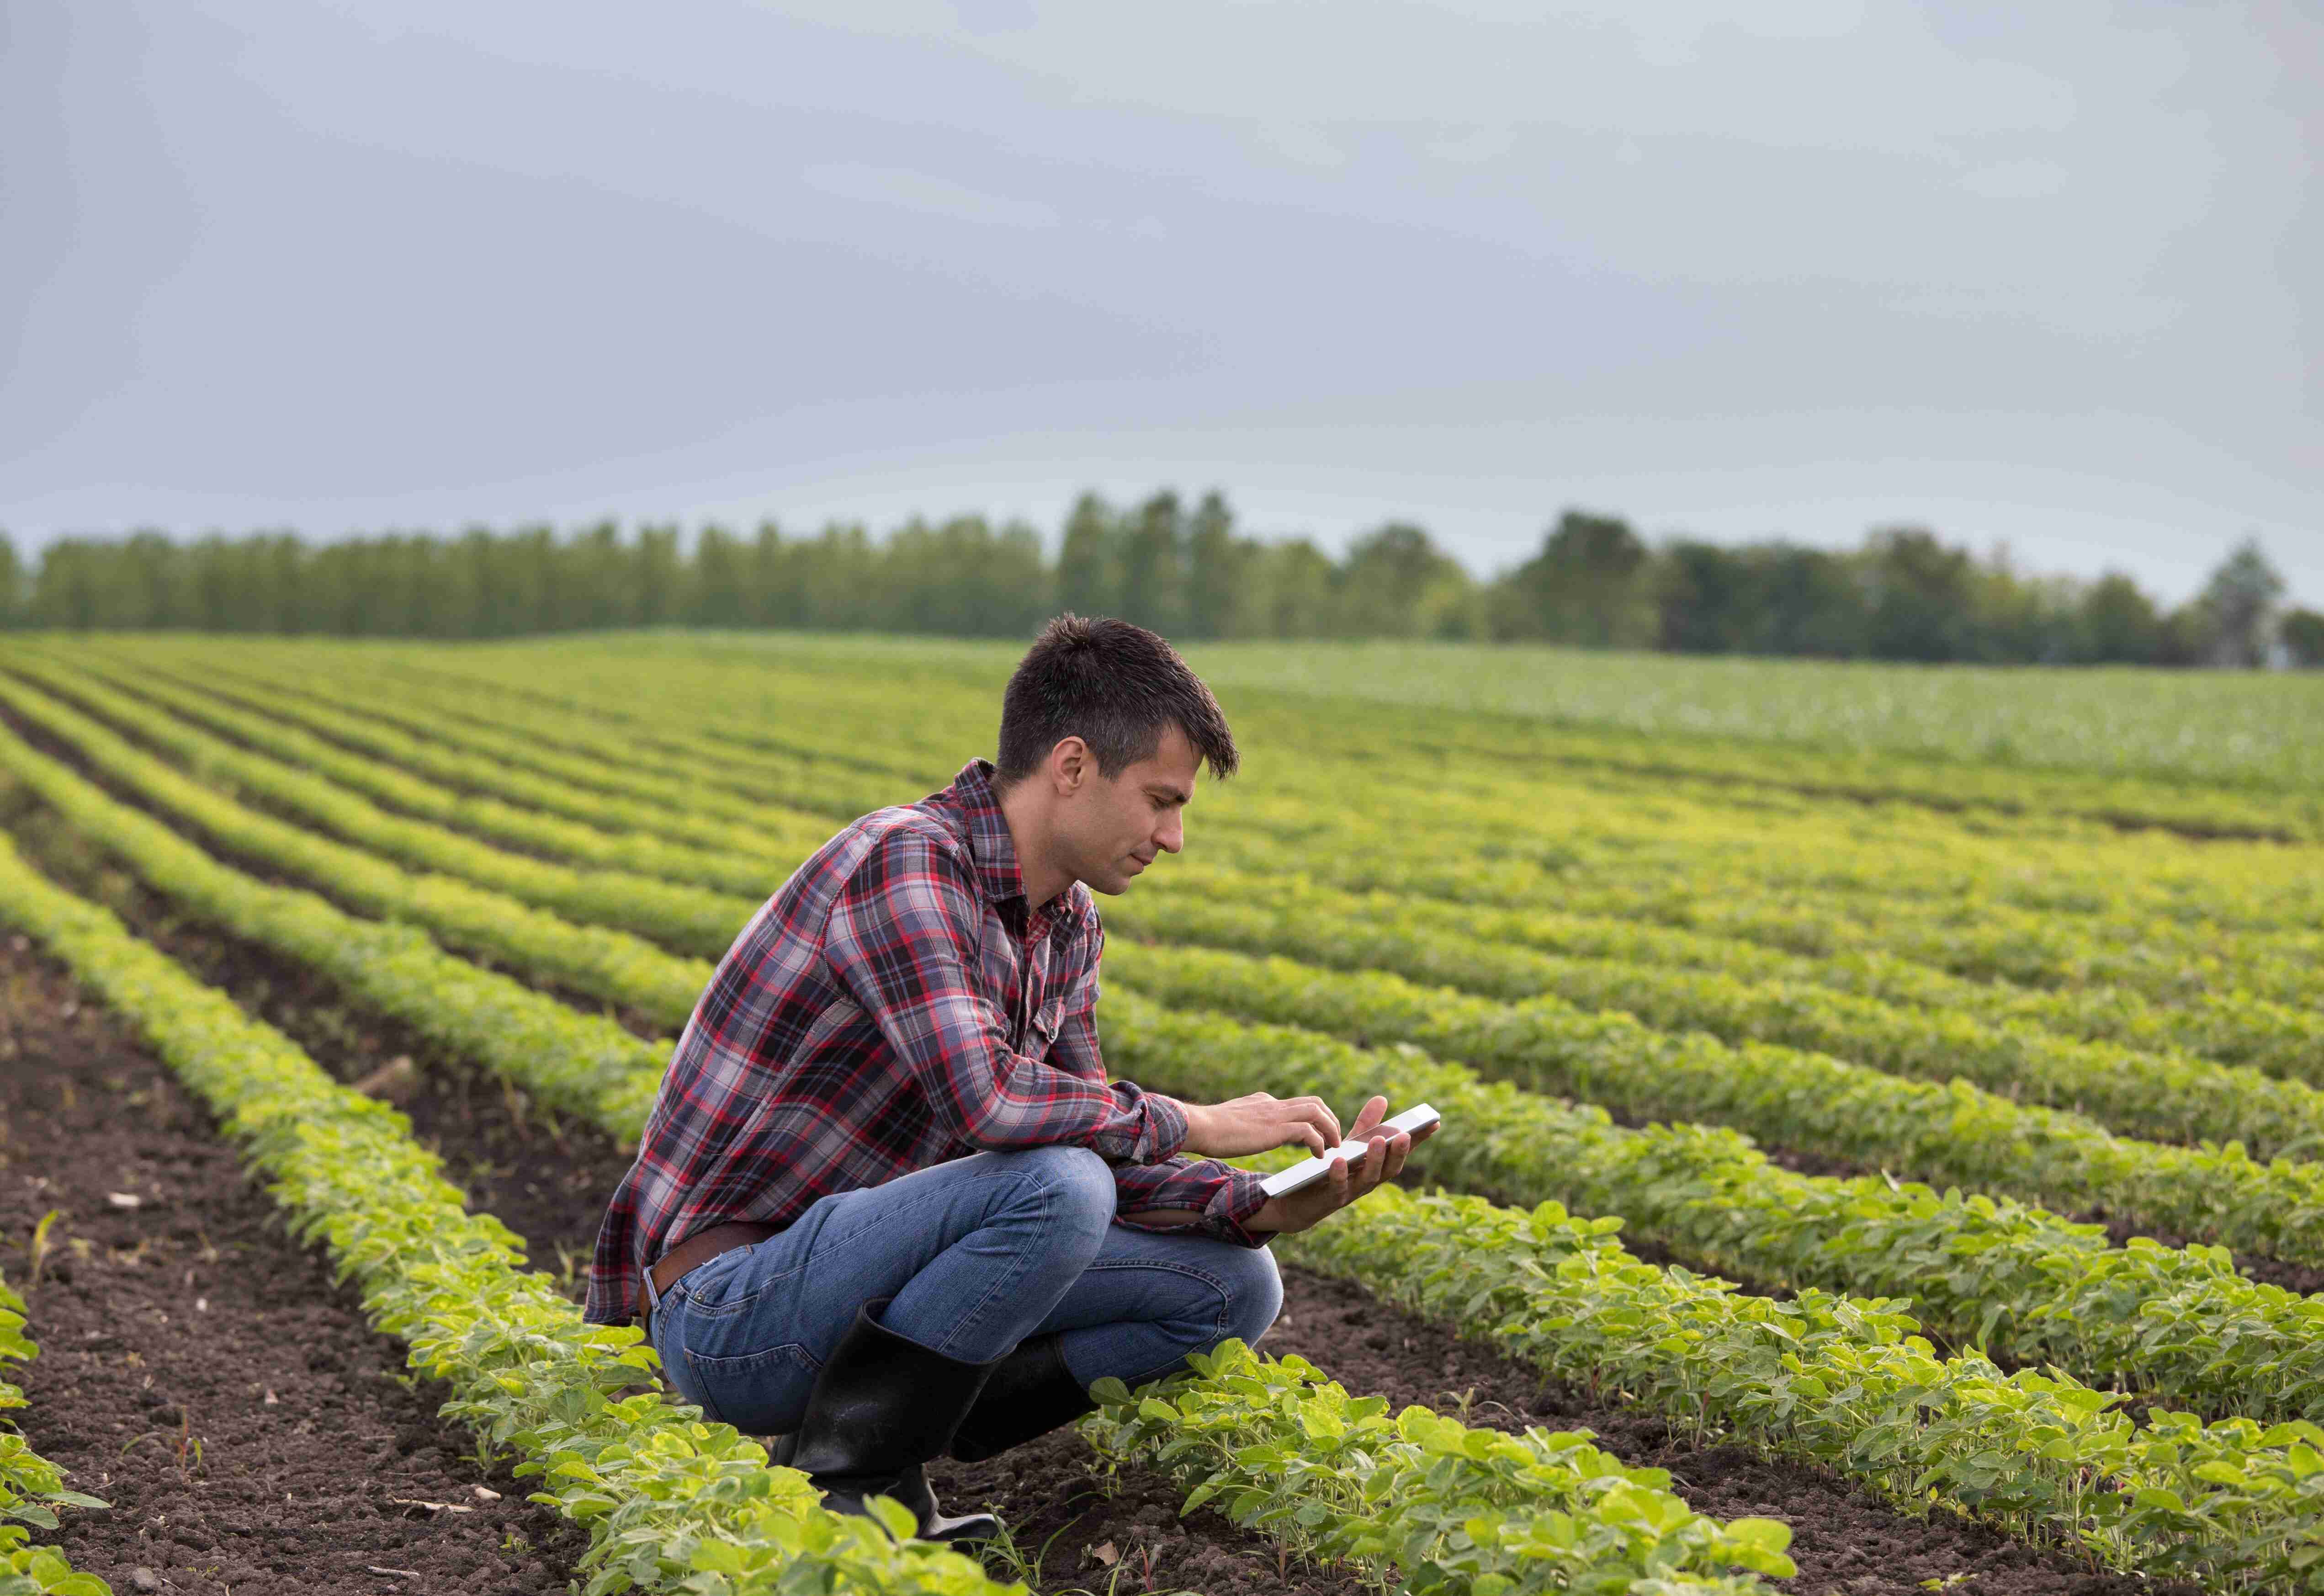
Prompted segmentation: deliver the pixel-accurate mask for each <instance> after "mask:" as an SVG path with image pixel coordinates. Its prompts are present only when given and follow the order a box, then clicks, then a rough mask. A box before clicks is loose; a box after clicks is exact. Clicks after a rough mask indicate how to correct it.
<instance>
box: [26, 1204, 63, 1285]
mask: <svg viewBox="0 0 2324 1596" xmlns="http://www.w3.org/2000/svg"><path fill="white" fill-rule="evenodd" d="M62 1212H63V1211H62V1210H61V1209H57V1208H51V1209H50V1210H49V1211H48V1212H47V1213H43V1214H42V1215H41V1222H40V1223H38V1224H36V1225H34V1226H33V1227H32V1273H31V1275H30V1276H29V1278H27V1279H26V1280H25V1282H24V1288H25V1289H26V1290H27V1291H29V1290H31V1289H32V1287H35V1286H38V1285H39V1284H40V1283H41V1270H42V1268H43V1267H45V1266H46V1265H47V1263H48V1261H49V1253H50V1252H51V1250H53V1244H52V1243H51V1241H50V1240H49V1233H50V1232H51V1231H53V1230H54V1229H55V1228H56V1223H57V1220H58V1217H59V1216H60V1214H61V1213H62Z"/></svg>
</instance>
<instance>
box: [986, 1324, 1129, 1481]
mask: <svg viewBox="0 0 2324 1596" xmlns="http://www.w3.org/2000/svg"><path fill="white" fill-rule="evenodd" d="M1064 1339H1065V1337H1064V1334H1063V1333H1061V1332H1056V1331H1052V1332H1051V1333H1049V1334H1047V1335H1033V1336H1028V1337H1026V1338H1025V1339H1024V1340H1023V1341H1021V1342H1018V1343H1017V1350H1016V1351H1015V1352H1011V1353H1010V1354H1009V1355H1008V1356H1007V1357H1006V1358H1003V1359H1001V1361H1000V1362H999V1363H998V1364H997V1365H996V1366H995V1367H994V1369H993V1370H992V1375H991V1379H987V1380H986V1381H985V1382H984V1389H983V1391H982V1392H981V1393H980V1394H979V1395H978V1397H977V1398H976V1402H975V1404H974V1406H973V1407H970V1408H969V1410H968V1413H967V1415H966V1416H965V1417H964V1418H963V1419H962V1420H961V1421H960V1427H959V1428H958V1429H957V1430H955V1431H954V1433H953V1438H952V1455H953V1456H954V1457H955V1458H957V1459H959V1460H960V1461H961V1462H964V1463H976V1462H983V1461H984V1460H985V1459H986V1458H989V1457H998V1456H999V1455H1000V1454H1001V1453H1004V1452H1006V1451H1008V1450H1009V1449H1010V1447H1012V1446H1016V1445H1019V1444H1022V1443H1024V1442H1027V1441H1030V1440H1032V1439H1033V1438H1034V1437H1035V1436H1037V1435H1047V1434H1048V1433H1049V1432H1050V1431H1051V1430H1054V1429H1056V1427H1057V1426H1058V1425H1069V1424H1071V1423H1073V1422H1074V1420H1075V1419H1077V1418H1079V1417H1081V1416H1082V1415H1084V1414H1085V1413H1090V1412H1093V1411H1095V1409H1096V1407H1097V1403H1096V1401H1095V1400H1094V1399H1093V1398H1092V1397H1091V1396H1090V1394H1089V1392H1088V1391H1087V1390H1086V1389H1085V1388H1084V1387H1083V1385H1082V1383H1081V1381H1079V1380H1077V1379H1074V1373H1073V1370H1070V1369H1067V1368H1066V1367H1065V1354H1064V1352H1062V1351H1061V1350H1060V1348H1059V1344H1058V1343H1059V1342H1062V1341H1063V1340H1064Z"/></svg>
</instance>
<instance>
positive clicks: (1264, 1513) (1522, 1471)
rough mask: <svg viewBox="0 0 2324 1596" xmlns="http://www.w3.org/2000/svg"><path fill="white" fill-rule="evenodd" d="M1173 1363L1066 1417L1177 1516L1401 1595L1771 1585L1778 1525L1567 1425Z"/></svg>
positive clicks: (1263, 1372) (1232, 1361)
mask: <svg viewBox="0 0 2324 1596" xmlns="http://www.w3.org/2000/svg"><path fill="white" fill-rule="evenodd" d="M1187 1362H1188V1363H1189V1364H1190V1365H1191V1366H1192V1367H1193V1370H1194V1376H1195V1378H1194V1379H1191V1380H1184V1381H1179V1380H1173V1381H1171V1382H1168V1383H1167V1384H1165V1385H1164V1386H1163V1387H1162V1388H1160V1389H1158V1390H1157V1389H1152V1388H1148V1393H1147V1394H1145V1395H1142V1396H1141V1395H1136V1394H1133V1393H1132V1392H1130V1390H1129V1389H1128V1388H1125V1387H1124V1386H1123V1385H1122V1383H1121V1382H1120V1380H1117V1379H1106V1380H1101V1381H1100V1382H1098V1385H1097V1387H1096V1388H1095V1390H1096V1394H1097V1395H1098V1396H1099V1398H1101V1399H1102V1406H1101V1407H1100V1408H1099V1410H1098V1411H1097V1412H1096V1413H1095V1414H1093V1415H1092V1416H1090V1417H1089V1418H1087V1419H1084V1421H1083V1424H1082V1432H1083V1434H1084V1435H1086V1436H1088V1437H1089V1440H1090V1442H1091V1444H1092V1445H1093V1446H1094V1447H1095V1448H1096V1450H1097V1453H1098V1454H1099V1455H1100V1456H1101V1457H1104V1458H1108V1459H1111V1460H1114V1461H1117V1462H1132V1461H1137V1462H1156V1463H1158V1464H1160V1465H1161V1466H1162V1467H1164V1468H1167V1469H1168V1470H1170V1471H1172V1472H1174V1473H1175V1474H1176V1476H1177V1478H1178V1481H1179V1482H1180V1483H1181V1484H1182V1485H1187V1486H1191V1487H1192V1490H1189V1491H1188V1493H1187V1498H1186V1506H1185V1509H1183V1510H1185V1511H1192V1510H1193V1509H1194V1508H1196V1507H1199V1506H1201V1505H1202V1504H1203V1503H1204V1502H1215V1503H1216V1504H1217V1505H1218V1506H1219V1507H1220V1508H1222V1510H1223V1511H1224V1512H1225V1513H1226V1514H1227V1516H1228V1517H1230V1518H1232V1519H1234V1520H1235V1522H1237V1523H1238V1524H1246V1525H1251V1526H1255V1527H1258V1528H1259V1529H1262V1530H1264V1531H1266V1532H1268V1534H1271V1535H1273V1536H1277V1538H1279V1539H1281V1540H1283V1541H1285V1542H1286V1544H1288V1545H1291V1546H1293V1547H1294V1548H1295V1549H1296V1550H1298V1551H1300V1552H1302V1553H1304V1554H1306V1555H1309V1556H1312V1557H1314V1558H1317V1559H1319V1560H1329V1561H1332V1562H1336V1563H1342V1564H1349V1565H1351V1566H1353V1567H1355V1568H1357V1569H1360V1570H1362V1571H1364V1572H1367V1573H1370V1574H1371V1575H1372V1576H1373V1578H1374V1579H1375V1580H1377V1581H1379V1582H1380V1583H1381V1584H1382V1585H1383V1586H1386V1585H1387V1584H1388V1583H1389V1582H1391V1581H1392V1582H1394V1584H1395V1586H1396V1587H1397V1589H1399V1590H1402V1591H1410V1592H1412V1593H1413V1596H1495V1593H1500V1596H1513V1593H1517V1592H1531V1591H1573V1590H1587V1591H1600V1590H1603V1591H1624V1592H1627V1593H1628V1596H1680V1593H1681V1592H1687V1593H1690V1596H1714V1593H1716V1596H1727V1593H1730V1592H1732V1593H1740V1592H1743V1591H1759V1590H1763V1589H1765V1587H1763V1586H1762V1585H1760V1583H1759V1582H1758V1581H1757V1580H1756V1579H1752V1578H1748V1577H1747V1578H1740V1579H1738V1578H1731V1577H1728V1576H1726V1575H1724V1574H1723V1573H1721V1572H1720V1571H1723V1570H1726V1569H1729V1568H1737V1567H1740V1568H1745V1569H1748V1570H1752V1571H1755V1572H1757V1573H1766V1574H1770V1575H1773V1576H1774V1577H1775V1578H1778V1579H1783V1578H1787V1577H1789V1576H1790V1575H1791V1574H1793V1573H1795V1572H1796V1569H1795V1567H1794V1564H1793V1563H1792V1560H1791V1559H1790V1558H1789V1557H1787V1556H1785V1555H1784V1548H1785V1547H1786V1546H1788V1545H1790V1544H1791V1534H1792V1532H1791V1527H1790V1526H1788V1525H1786V1524H1784V1523H1782V1522H1780V1521H1779V1520H1775V1519H1771V1518H1738V1519H1736V1520H1735V1521H1734V1522H1732V1523H1730V1524H1725V1525H1722V1524H1720V1523H1719V1522H1718V1521H1717V1520H1716V1519H1712V1518H1704V1517H1703V1516H1702V1515H1701V1514H1699V1513H1697V1512H1695V1511H1693V1510H1692V1508H1689V1507H1688V1506H1687V1505H1686V1504H1685V1503H1684V1502H1683V1501H1682V1500H1680V1499H1678V1498H1677V1497H1676V1496H1674V1495H1673V1494H1672V1493H1671V1490H1670V1489H1669V1486H1670V1475H1669V1473H1668V1472H1667V1471H1665V1470H1661V1469H1632V1468H1629V1467H1628V1466H1626V1465H1625V1464H1624V1463H1623V1462H1622V1461H1621V1460H1620V1459H1619V1458H1617V1457H1614V1456H1612V1455H1611V1454H1610V1453H1604V1452H1601V1451H1600V1450H1599V1449H1598V1448H1597V1447H1595V1446H1592V1445H1591V1444H1590V1437H1589V1436H1588V1435H1586V1434H1583V1433H1581V1432H1575V1431H1548V1430H1543V1429H1539V1428H1534V1429H1529V1430H1526V1432H1525V1433H1524V1434H1522V1435H1504V1434H1500V1433H1498V1432H1495V1431H1492V1430H1475V1429H1471V1428H1469V1427H1468V1426H1467V1425H1463V1424H1462V1423H1461V1422H1460V1421H1459V1420H1457V1419H1452V1418H1448V1417H1445V1416H1442V1415H1439V1414H1434V1413H1431V1412H1430V1411H1429V1410H1428V1409H1426V1408H1425V1407H1406V1409H1405V1410H1404V1411H1403V1412H1402V1413H1400V1414H1398V1415H1397V1416H1395V1417H1394V1418H1390V1417H1389V1416H1388V1399H1387V1398H1384V1397H1350V1396H1349V1395H1348V1393H1347V1391H1346V1390H1345V1389H1344V1388H1342V1387H1341V1386H1339V1385H1337V1384H1335V1383H1333V1382H1331V1381H1329V1380H1326V1379H1323V1377H1322V1375H1321V1374H1320V1373H1319V1371H1318V1370H1316V1369H1315V1368H1314V1365H1313V1364H1311V1363H1309V1362H1307V1361H1305V1359H1302V1358H1286V1359H1282V1360H1277V1359H1273V1358H1268V1357H1263V1356H1260V1355H1259V1354H1257V1353H1255V1352H1252V1351H1251V1350H1250V1348H1249V1347H1247V1346H1245V1345H1244V1344H1243V1343H1242V1342H1240V1341H1229V1342H1223V1343H1222V1344H1221V1345H1220V1346H1219V1347H1218V1348H1217V1349H1216V1350H1215V1351H1213V1352H1210V1353H1208V1354H1203V1353H1196V1354H1194V1355H1193V1356H1191V1357H1189V1358H1188V1360H1187Z"/></svg>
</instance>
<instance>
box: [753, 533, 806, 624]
mask: <svg viewBox="0 0 2324 1596" xmlns="http://www.w3.org/2000/svg"><path fill="white" fill-rule="evenodd" d="M791 563H792V562H791V551H790V547H789V545H788V544H787V543H785V542H784V541H783V532H782V529H781V528H780V527H779V526H777V525H776V524H775V523H774V522H773V521H761V522H760V523H759V530H757V531H756V532H755V533H753V534H752V538H751V558H750V559H749V561H748V562H747V564H746V565H745V567H744V570H745V576H744V578H743V591H744V592H745V594H747V595H748V597H747V598H746V599H745V600H744V602H743V605H742V613H743V614H744V615H745V616H747V617H748V618H749V620H750V623H751V624H752V625H753V626H804V625H806V624H807V622H806V620H805V618H804V616H805V612H804V607H803V604H802V601H801V598H800V595H799V591H798V580H797V578H796V577H795V576H794V574H793V572H792V569H791Z"/></svg>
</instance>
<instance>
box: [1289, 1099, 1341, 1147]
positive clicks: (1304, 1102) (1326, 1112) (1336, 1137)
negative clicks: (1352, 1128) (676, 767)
mask: <svg viewBox="0 0 2324 1596" xmlns="http://www.w3.org/2000/svg"><path fill="white" fill-rule="evenodd" d="M1299 1102H1300V1105H1301V1106H1302V1107H1303V1108H1305V1109H1306V1110H1308V1111H1309V1112H1312V1113H1314V1116H1315V1120H1316V1123H1317V1124H1319V1125H1321V1126H1322V1127H1323V1134H1324V1135H1326V1136H1328V1137H1330V1138H1331V1139H1332V1145H1333V1147H1337V1146H1339V1145H1340V1143H1342V1141H1345V1140H1346V1139H1347V1138H1346V1137H1344V1136H1342V1135H1341V1134H1340V1116H1339V1115H1337V1114H1335V1113H1333V1112H1332V1105H1331V1104H1330V1103H1328V1102H1324V1101H1323V1099H1322V1098H1320V1097H1303V1098H1301V1099H1300V1100H1299Z"/></svg>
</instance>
